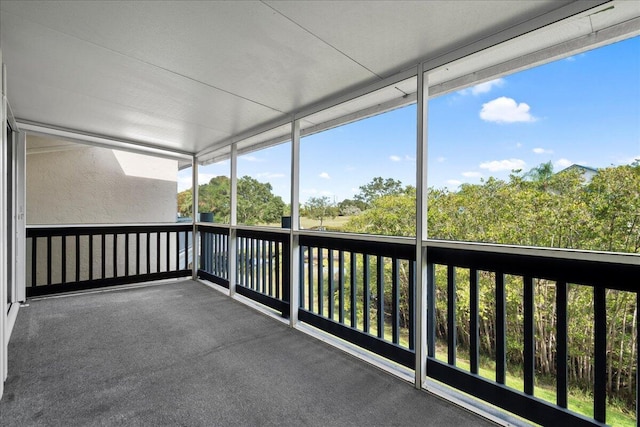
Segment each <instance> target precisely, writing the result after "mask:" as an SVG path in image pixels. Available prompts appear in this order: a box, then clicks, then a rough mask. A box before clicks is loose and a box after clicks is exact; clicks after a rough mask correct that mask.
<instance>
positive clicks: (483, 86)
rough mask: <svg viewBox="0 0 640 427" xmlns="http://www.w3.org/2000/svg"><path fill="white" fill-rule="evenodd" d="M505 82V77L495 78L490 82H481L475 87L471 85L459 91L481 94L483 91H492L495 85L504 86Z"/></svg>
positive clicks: (464, 93)
mask: <svg viewBox="0 0 640 427" xmlns="http://www.w3.org/2000/svg"><path fill="white" fill-rule="evenodd" d="M504 84H505V80H504V79H495V80H489V81H488V82H484V83H479V84H477V85H475V86H473V87H470V88H468V89H463V90H461V91H459V92H458V93H459V94H460V95H469V94H471V95H474V96H477V95H480V94H483V93H489V92H491V89H493V88H494V87H502V86H504Z"/></svg>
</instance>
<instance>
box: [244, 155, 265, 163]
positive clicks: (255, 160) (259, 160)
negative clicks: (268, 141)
mask: <svg viewBox="0 0 640 427" xmlns="http://www.w3.org/2000/svg"><path fill="white" fill-rule="evenodd" d="M238 159H240V160H246V161H247V162H264V159H261V158H259V157H256V156H240V157H238Z"/></svg>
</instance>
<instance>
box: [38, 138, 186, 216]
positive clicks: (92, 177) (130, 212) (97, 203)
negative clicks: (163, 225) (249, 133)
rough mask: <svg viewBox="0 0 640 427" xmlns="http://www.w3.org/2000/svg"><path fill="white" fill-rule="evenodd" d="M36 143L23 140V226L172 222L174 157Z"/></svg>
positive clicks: (39, 140) (176, 171)
mask: <svg viewBox="0 0 640 427" xmlns="http://www.w3.org/2000/svg"><path fill="white" fill-rule="evenodd" d="M32 140H33V142H34V143H33V144H31V142H32ZM41 142H42V141H41V139H35V138H30V139H29V140H28V146H27V147H28V150H27V224H118V223H149V222H175V221H176V197H177V196H176V181H177V173H178V163H177V162H176V161H175V160H167V159H160V158H155V157H149V156H143V155H138V154H132V153H125V152H116V151H114V150H109V149H105V148H97V147H88V146H80V145H72V146H70V145H69V144H68V143H62V144H61V145H57V146H56V145H55V144H49V145H45V146H43V145H42V144H39V143H41ZM29 148H31V149H29Z"/></svg>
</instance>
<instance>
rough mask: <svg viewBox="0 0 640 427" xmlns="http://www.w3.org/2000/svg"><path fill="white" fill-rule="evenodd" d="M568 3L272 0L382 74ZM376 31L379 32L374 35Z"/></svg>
mask: <svg viewBox="0 0 640 427" xmlns="http://www.w3.org/2000/svg"><path fill="white" fill-rule="evenodd" d="M567 3H569V1H565V0H563V1H558V0H544V1H540V0H536V1H520V0H509V1H505V0H497V1H495V0H494V1H482V2H480V1H477V0H464V1H463V0H456V1H376V2H375V6H372V4H371V3H370V2H369V1H348V2H334V3H332V7H326V5H325V4H324V2H321V1H315V2H313V1H312V2H300V1H277V0H276V1H268V4H269V5H271V6H272V7H273V8H274V9H276V10H278V11H279V12H280V13H282V14H283V15H285V16H287V17H289V18H290V19H292V20H294V21H296V22H298V23H299V24H300V25H302V26H303V27H305V28H307V29H308V30H310V31H311V32H313V33H314V34H316V35H317V36H318V37H320V38H321V39H322V40H325V41H326V42H327V43H329V44H331V45H333V46H337V47H338V49H340V50H341V51H342V52H344V53H345V54H346V55H348V56H349V57H351V58H353V59H354V60H355V61H357V62H359V63H360V64H362V65H363V66H365V67H367V68H368V69H370V70H372V71H373V72H374V73H376V74H377V75H379V76H383V77H386V76H389V75H391V74H393V73H396V72H398V71H401V70H403V69H405V68H407V67H409V66H411V65H413V64H415V63H417V62H419V61H420V60H421V59H428V58H430V57H435V56H438V55H440V54H443V53H447V52H450V51H452V50H455V49H457V48H460V47H461V46H465V45H467V44H470V43H472V42H474V41H477V40H478V39H481V38H484V37H487V36H490V35H493V34H495V33H497V32H498V31H501V30H504V29H506V28H509V27H511V26H514V25H516V24H518V23H521V22H524V21H526V20H528V19H531V18H534V17H536V16H539V15H542V14H544V13H546V12H549V11H552V10H555V9H557V8H560V7H562V6H563V5H565V4H567ZM372 29H375V30H374V31H372Z"/></svg>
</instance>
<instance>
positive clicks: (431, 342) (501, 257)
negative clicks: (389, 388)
mask: <svg viewBox="0 0 640 427" xmlns="http://www.w3.org/2000/svg"><path fill="white" fill-rule="evenodd" d="M191 231H192V226H191V225H190V224H177V225H142V226H136V225H131V226H122V225H119V226H74V227H29V228H28V229H27V239H28V240H27V285H28V286H27V296H36V295H42V294H47V293H56V292H63V291H71V290H80V289H87V288H93V287H99V286H110V285H117V284H125V283H134V282H141V281H148V280H157V279H165V278H173V277H184V276H188V275H190V274H191V265H190V259H191V255H190V251H191V248H193V247H194V245H193V244H192V242H191V235H192V234H191ZM198 232H199V246H196V247H197V248H198V249H199V251H200V263H199V266H198V267H199V268H198V276H199V277H201V278H205V279H207V280H211V281H213V282H215V283H218V284H221V285H223V286H229V278H230V274H229V273H230V271H229V269H230V268H232V266H230V265H229V258H228V255H229V244H230V233H231V231H230V228H229V227H220V226H214V225H206V224H200V225H198ZM232 233H235V244H236V252H235V260H236V262H235V266H233V268H234V269H235V271H234V272H235V278H236V280H235V282H236V283H235V285H236V286H235V289H236V292H237V293H239V294H241V295H244V296H246V297H248V298H251V299H253V300H255V301H257V302H259V303H262V304H264V305H266V306H269V307H271V308H273V309H275V310H277V311H280V312H281V313H282V315H283V316H285V317H287V316H288V315H289V313H290V309H291V307H290V286H291V284H290V270H289V266H290V262H291V261H290V259H291V258H290V255H291V254H290V246H289V233H288V232H287V231H284V230H282V231H280V230H256V229H236V230H234V231H233V232H232ZM231 235H233V234H231ZM299 245H300V253H299V259H300V265H299V269H300V277H299V280H298V283H297V285H298V286H299V297H300V299H299V305H298V319H299V320H300V321H302V322H306V323H308V324H310V325H313V326H315V327H317V328H320V329H322V330H324V331H326V332H328V333H330V334H333V335H335V336H337V337H339V338H341V339H344V340H346V341H349V342H351V343H353V344H355V345H357V346H360V347H362V348H364V349H367V350H369V351H371V352H374V353H376V354H378V355H381V356H383V357H385V358H388V359H390V360H392V361H395V362H396V363H399V364H401V365H404V366H406V367H409V368H411V369H413V368H415V337H414V334H415V331H416V329H415V319H416V316H415V313H416V310H417V309H422V310H423V311H424V314H425V315H426V318H427V331H425V335H426V339H427V365H426V368H427V369H426V372H427V376H428V377H429V378H431V379H433V380H436V381H439V382H442V383H444V384H447V385H449V386H451V387H453V388H455V389H458V390H460V391H462V392H464V393H467V394H470V395H473V396H476V397H477V398H479V399H481V400H484V401H486V402H488V403H491V404H493V405H496V406H498V407H501V408H503V409H506V410H508V411H510V412H512V413H515V414H517V415H519V416H522V417H523V418H526V419H528V420H531V421H533V422H535V423H538V424H542V425H557V424H560V423H564V424H567V425H603V423H605V422H606V405H607V394H606V393H607V392H606V383H607V375H608V373H607V364H606V358H607V315H608V314H609V315H611V313H607V297H606V295H607V292H608V290H620V291H626V292H631V293H634V294H635V296H636V297H635V301H636V304H638V303H640V294H639V289H640V288H639V286H638V285H639V284H640V283H639V279H638V278H640V261H639V258H638V256H637V255H631V254H629V255H616V254H596V253H588V252H581V251H563V250H541V249H530V248H517V247H507V246H501V245H483V244H472V243H460V242H441V241H427V242H424V243H423V245H424V246H425V247H426V249H427V262H426V272H427V283H426V291H427V307H422V308H419V307H418V306H417V305H416V301H415V293H416V285H415V284H416V274H417V271H418V268H417V266H416V262H415V254H416V247H415V245H414V244H413V242H412V241H411V240H409V239H401V238H397V239H394V238H375V237H371V236H366V237H365V236H353V235H345V236H342V235H334V234H331V235H328V234H324V233H299ZM487 281H489V282H490V286H491V290H492V291H491V292H493V293H492V296H493V297H492V298H490V299H491V304H492V308H493V310H492V311H491V313H492V314H491V316H494V317H493V319H492V320H493V324H494V325H495V330H493V331H492V332H491V341H492V348H491V351H490V352H489V353H490V354H488V355H487V354H486V352H485V354H483V357H484V358H492V362H493V365H494V366H495V369H494V370H495V374H494V377H491V378H487V377H486V374H485V376H482V375H480V354H481V351H480V348H481V346H480V340H481V339H486V338H487V337H486V336H483V335H480V328H479V324H480V317H481V303H480V290H479V288H480V286H481V284H482V286H486V285H487ZM514 283H515V284H518V286H519V288H518V289H521V291H519V293H518V298H520V300H519V302H518V306H519V307H522V311H521V312H519V313H510V312H509V311H508V306H507V292H508V289H513V286H514ZM539 286H553V287H554V289H555V294H554V301H553V304H554V305H555V311H554V312H553V314H552V315H553V316H555V317H556V318H555V330H554V331H553V334H554V336H553V340H554V341H555V348H554V350H553V351H555V352H556V355H555V358H554V359H555V360H556V362H555V363H556V366H555V372H557V375H556V402H555V403H554V402H549V401H545V400H542V399H539V398H537V397H535V390H536V383H535V378H536V364H535V359H536V357H537V355H538V354H537V351H539V349H536V345H535V343H536V341H535V333H536V332H535V329H534V322H535V310H536V309H537V308H536V307H537V306H536V304H535V295H536V289H537V288H538V287H539ZM575 286H580V287H582V288H581V289H589V292H591V295H592V301H593V308H592V311H593V313H592V317H593V325H594V328H593V330H594V339H593V343H594V344H593V348H592V349H586V350H587V351H590V352H591V353H592V354H593V359H594V360H593V362H592V363H593V372H594V373H595V374H594V380H593V387H592V390H593V402H594V404H593V418H589V417H585V416H582V415H579V414H576V413H575V412H572V411H570V410H569V409H568V408H567V406H568V405H567V403H568V400H569V398H568V387H567V385H568V373H567V371H568V366H567V365H568V362H567V361H568V357H569V355H568V348H567V343H568V338H569V335H568V333H569V332H568V330H569V328H568V322H569V319H568V318H567V313H568V312H569V308H570V305H569V304H570V303H569V302H568V298H567V295H568V289H573V288H571V287H575ZM485 296H486V292H485ZM461 298H465V299H468V303H467V304H468V313H466V312H465V313H464V319H459V318H457V313H460V311H459V310H457V308H458V307H457V305H458V304H461ZM510 298H513V295H511V296H510ZM485 303H486V301H485ZM484 315H485V316H486V312H485V314H484ZM510 316H519V317H518V321H519V322H520V321H521V323H522V331H523V333H522V335H523V336H522V349H521V353H522V361H523V363H522V366H523V368H522V370H523V377H524V379H523V383H522V387H521V390H518V389H515V388H512V387H509V386H507V384H506V377H507V351H508V343H507V335H508V334H507V330H506V329H507V325H508V324H510V323H513V319H512V318H511V317H510ZM520 317H521V320H520ZM443 318H444V319H446V320H445V321H444V322H443V320H442V319H443ZM437 320H438V321H439V323H438V322H437ZM636 322H638V325H636V328H637V329H640V316H638V317H637V318H636ZM443 323H444V325H443ZM437 324H438V330H437V331H436V325H437ZM461 329H464V330H465V331H468V332H467V333H468V337H469V341H468V343H466V344H467V345H466V346H463V347H460V346H459V345H458V342H457V340H458V338H459V336H460V330H461ZM438 339H441V340H443V341H440V345H439V346H436V343H437V342H438ZM636 341H637V338H636ZM443 347H446V355H442V352H440V353H439V352H437V350H439V349H441V348H443ZM460 348H464V351H465V354H464V355H458V351H462V350H459V349H460ZM467 350H468V354H467ZM459 356H462V358H460V357H459ZM635 358H636V361H635V364H636V371H637V367H638V360H637V359H638V352H635ZM461 359H464V360H465V361H466V360H467V359H468V367H466V366H467V365H466V363H465V364H464V366H459V365H460V362H459V361H460V360H461ZM636 402H637V396H636Z"/></svg>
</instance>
